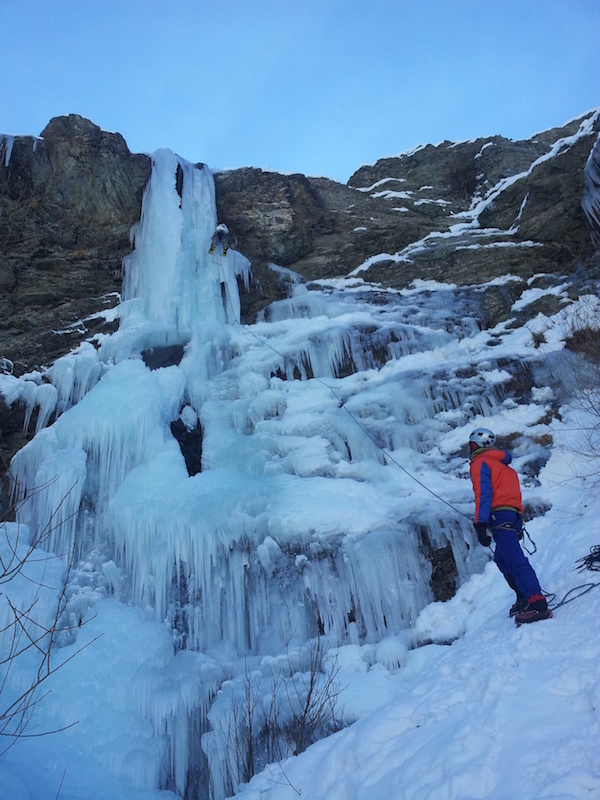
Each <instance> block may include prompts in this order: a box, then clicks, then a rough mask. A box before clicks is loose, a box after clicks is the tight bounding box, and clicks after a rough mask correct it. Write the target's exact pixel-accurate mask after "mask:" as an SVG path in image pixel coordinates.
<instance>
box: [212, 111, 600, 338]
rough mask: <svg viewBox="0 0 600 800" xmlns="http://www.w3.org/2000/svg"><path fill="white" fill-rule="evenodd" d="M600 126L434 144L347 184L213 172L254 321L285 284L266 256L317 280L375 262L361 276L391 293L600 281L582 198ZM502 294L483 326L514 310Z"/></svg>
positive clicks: (489, 306)
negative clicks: (426, 287)
mask: <svg viewBox="0 0 600 800" xmlns="http://www.w3.org/2000/svg"><path fill="white" fill-rule="evenodd" d="M598 130H600V122H599V118H598V114H597V113H595V114H590V115H586V116H585V117H582V118H581V119H578V120H574V121H573V122H571V123H569V124H567V125H566V126H564V127H563V128H554V129H552V130H549V131H545V132H543V133H541V134H538V135H537V136H535V137H533V138H532V139H530V140H526V141H519V142H513V141H510V140H508V139H505V138H503V137H500V136H495V137H491V138H489V139H476V140H474V141H469V142H462V143H452V142H443V143H442V144H440V145H437V146H435V147H434V146H433V145H427V146H425V147H422V148H418V149H417V150H415V151H413V152H411V153H407V154H404V155H401V156H399V157H397V158H386V159H382V160H380V161H378V162H377V163H376V164H374V165H372V166H365V167H361V168H360V169H359V170H358V171H357V172H356V173H355V174H354V175H353V176H352V177H351V178H350V180H349V182H348V185H347V186H344V185H341V184H337V183H335V182H333V181H329V180H326V179H315V178H306V177H304V176H301V175H292V176H282V175H277V174H276V173H265V172H262V171H261V170H256V169H252V170H250V169H245V170H234V171H232V172H228V173H222V174H217V175H216V176H215V185H216V192H217V208H218V212H219V217H220V219H222V221H224V222H226V223H227V224H228V225H229V227H230V228H231V230H233V231H235V232H236V233H237V235H238V242H239V249H240V250H241V251H242V252H244V253H245V254H246V255H247V256H248V257H249V258H250V259H251V261H252V263H253V269H254V272H255V275H257V276H258V279H259V288H258V290H255V292H254V294H253V295H252V296H250V297H248V298H246V303H245V311H246V314H247V315H248V318H250V319H251V318H252V316H253V313H254V311H255V310H256V308H258V307H260V305H263V304H264V303H265V301H268V300H271V299H273V297H275V296H277V293H278V292H280V291H281V286H280V285H278V280H277V278H275V277H274V276H273V274H272V272H270V270H269V269H268V264H269V263H274V264H277V265H279V266H283V267H288V268H289V269H292V270H294V271H295V272H298V273H300V274H301V275H302V276H303V277H304V278H305V279H307V280H311V279H316V278H319V277H322V276H326V275H328V276H339V275H347V274H348V273H349V272H351V271H352V270H356V269H357V268H359V269H360V268H361V265H365V263H366V262H372V263H371V264H370V266H369V267H368V269H365V271H364V272H361V273H359V274H360V275H361V277H364V278H366V279H367V280H374V281H378V282H382V283H384V284H385V285H388V286H392V287H396V288H400V287H403V286H406V285H408V284H409V283H410V282H411V281H413V280H415V279H416V278H420V279H424V280H437V281H446V282H454V283H457V284H460V285H465V284H477V283H482V282H485V281H488V280H490V279H492V278H495V277H499V276H501V275H505V274H506V273H509V272H510V273H512V274H514V275H516V276H519V277H522V278H525V279H528V278H531V277H532V276H534V275H538V274H544V275H555V274H557V273H558V272H560V273H561V274H563V275H564V274H567V275H570V276H571V277H575V278H576V279H577V276H578V275H580V277H581V279H582V280H584V282H585V280H588V279H589V277H590V275H592V276H595V277H597V262H598V256H597V252H596V248H595V246H594V242H593V241H592V237H591V236H590V220H589V219H588V220H586V215H585V214H584V211H583V209H582V200H583V197H584V189H585V182H586V173H585V167H586V162H587V160H588V157H589V156H590V151H591V150H592V148H593V146H594V142H595V140H596V138H597V134H598ZM588 173H589V169H588ZM592 180H593V179H592V178H591V177H590V176H589V174H588V186H589V185H591V181H592ZM589 202H590V203H592V205H593V201H589ZM588 205H589V203H588ZM588 216H589V214H588ZM460 226H462V229H461V227H460ZM545 280H548V278H546V279H545ZM501 295H502V293H501V292H491V296H490V297H489V298H486V301H485V304H484V308H483V309H482V318H483V321H484V322H485V323H492V322H495V321H499V320H500V319H501V318H503V315H504V316H506V314H507V313H508V309H509V308H510V304H512V302H513V299H514V298H511V297H510V293H508V294H506V293H504V296H501Z"/></svg>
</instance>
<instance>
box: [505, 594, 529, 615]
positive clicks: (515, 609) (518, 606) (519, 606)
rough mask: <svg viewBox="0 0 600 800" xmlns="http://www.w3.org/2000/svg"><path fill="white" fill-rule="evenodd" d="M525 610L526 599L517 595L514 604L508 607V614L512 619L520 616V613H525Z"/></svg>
mask: <svg viewBox="0 0 600 800" xmlns="http://www.w3.org/2000/svg"><path fill="white" fill-rule="evenodd" d="M526 608H527V598H526V597H523V595H522V594H521V595H519V594H518V595H517V600H516V602H515V603H513V604H512V606H511V607H510V611H509V612H508V616H509V617H514V616H516V615H517V614H520V613H521V612H522V611H525V609H526Z"/></svg>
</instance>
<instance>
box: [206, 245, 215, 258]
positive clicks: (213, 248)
mask: <svg viewBox="0 0 600 800" xmlns="http://www.w3.org/2000/svg"><path fill="white" fill-rule="evenodd" d="M215 247H216V245H214V244H213V246H212V247H211V248H210V250H209V251H208V255H209V256H212V254H213V253H214V251H215Z"/></svg>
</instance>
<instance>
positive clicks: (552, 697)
mask: <svg viewBox="0 0 600 800" xmlns="http://www.w3.org/2000/svg"><path fill="white" fill-rule="evenodd" d="M568 425H569V420H568V419H567V420H566V421H565V426H566V427H568ZM569 438H570V436H569V434H568V433H567V432H565V441H567V440H568V439H569ZM577 462H578V459H577V457H574V456H573V454H572V453H570V452H564V451H562V452H561V451H560V450H558V449H556V450H555V451H554V452H553V455H552V458H551V459H550V461H549V462H548V464H547V465H546V467H545V468H544V470H543V474H542V476H541V477H542V487H543V490H544V491H545V492H547V493H548V495H549V496H552V498H553V503H554V505H553V508H552V510H551V511H549V512H548V513H547V514H546V515H545V516H544V517H543V518H540V519H537V520H535V521H532V522H530V523H528V525H527V528H528V530H529V532H530V534H531V536H532V538H533V539H534V541H535V542H536V543H537V546H538V551H537V553H536V554H535V555H534V556H532V557H531V561H532V563H533V564H534V566H535V568H536V570H537V572H538V575H539V576H540V579H541V581H542V584H543V587H544V589H545V590H546V591H547V592H552V593H554V594H555V595H556V599H555V601H554V603H558V602H560V601H561V600H562V599H563V597H564V596H565V595H566V593H567V592H569V591H570V590H571V589H573V588H574V587H578V586H582V585H583V584H589V583H595V584H596V586H595V587H594V588H592V589H591V590H590V591H589V592H588V593H586V594H585V595H583V596H579V595H580V594H581V593H582V592H584V591H585V589H578V590H576V591H574V592H573V594H572V595H570V597H575V598H578V599H574V600H573V601H572V602H568V603H567V604H565V605H564V606H562V607H561V608H559V609H557V610H556V612H555V617H554V618H553V619H552V620H547V621H544V622H540V623H536V624H533V625H530V626H522V627H520V628H517V627H516V626H515V624H514V622H513V621H512V620H510V619H509V617H508V615H507V610H508V607H509V606H510V604H511V603H512V602H513V600H514V595H513V594H512V592H511V591H510V589H509V588H508V587H507V586H506V584H505V583H504V580H503V579H502V577H501V576H500V573H499V572H498V570H497V569H496V567H495V565H493V564H491V563H490V564H489V565H488V566H487V567H486V569H485V571H484V573H483V574H482V575H477V576H474V577H472V578H471V579H470V580H469V581H468V582H467V583H466V584H465V585H463V586H462V587H461V589H460V590H459V592H458V593H457V595H456V596H455V597H454V598H453V599H452V600H450V601H448V602H446V603H434V604H432V605H430V606H428V607H427V608H425V609H424V610H423V612H422V613H421V615H420V616H419V619H418V621H417V626H416V627H417V630H418V631H419V632H420V634H421V635H422V636H423V637H424V638H426V637H430V638H431V639H432V640H434V641H435V640H438V641H443V640H449V641H452V644H451V645H449V646H448V645H440V644H431V645H428V646H424V647H420V648H418V649H415V650H412V651H410V652H409V653H408V655H407V656H406V660H405V662H404V664H403V665H402V666H401V667H400V668H399V669H398V670H397V671H396V672H394V673H386V674H385V675H384V676H382V675H381V674H378V673H381V669H376V668H371V669H370V670H369V669H368V667H367V666H366V665H365V662H364V660H362V659H361V654H360V651H359V650H357V651H356V652H353V653H352V654H351V656H349V657H348V659H347V660H346V661H345V662H344V663H345V671H344V675H343V676H341V680H345V681H346V682H347V684H348V692H349V693H350V694H351V696H352V699H353V701H356V702H359V703H360V702H362V703H363V704H364V705H363V707H364V709H365V711H366V710H367V708H368V705H369V703H370V702H372V703H373V705H372V708H373V710H372V711H371V712H370V713H368V714H367V715H366V716H365V717H364V718H363V719H361V720H359V721H358V722H356V723H355V724H354V725H352V726H351V727H350V728H348V729H346V730H342V731H340V732H339V733H337V734H335V735H333V736H331V737H330V738H329V739H327V740H324V741H321V742H319V743H317V744H315V745H314V746H313V747H311V748H310V749H309V750H308V751H307V752H305V753H303V754H301V755H300V756H299V757H298V758H296V759H293V760H289V761H287V762H285V763H284V764H280V765H273V766H272V767H271V768H270V769H268V770H267V771H265V772H264V773H262V774H261V775H259V776H257V777H255V778H254V779H253V781H252V782H251V783H250V785H249V786H248V787H247V788H246V789H245V790H244V791H243V792H242V793H241V794H240V795H239V797H240V798H243V800H258V798H269V800H292V798H294V797H302V798H307V799H310V800H372V799H373V798H382V799H383V798H386V800H470V798H474V799H475V798H486V799H488V800H512V798H519V800H534V799H535V800H537V798H540V800H541V798H548V800H550V798H552V800H591V798H596V797H600V751H599V750H598V735H599V733H600V730H599V723H600V678H599V675H598V664H599V663H600V624H599V620H600V573H597V572H591V571H586V572H583V573H581V572H578V571H577V570H576V569H575V562H576V560H577V559H578V558H579V557H582V556H585V555H587V554H588V552H589V550H590V547H592V546H593V545H595V544H598V542H599V534H600V529H599V523H598V520H599V519H600V503H599V502H598V491H597V489H598V487H597V478H596V480H595V481H592V482H589V483H586V482H584V481H583V480H580V479H579V478H578V477H577V473H578V464H577ZM373 672H375V673H376V674H375V675H372V673H373ZM382 677H383V679H382ZM367 698H368V699H367ZM375 705H377V706H378V707H376V708H375V707H374V706H375Z"/></svg>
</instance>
